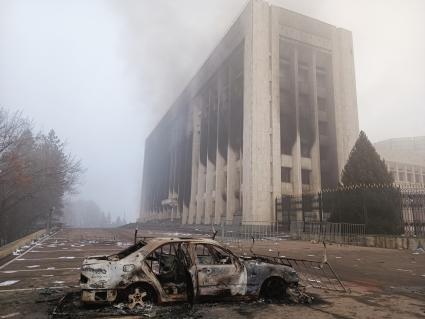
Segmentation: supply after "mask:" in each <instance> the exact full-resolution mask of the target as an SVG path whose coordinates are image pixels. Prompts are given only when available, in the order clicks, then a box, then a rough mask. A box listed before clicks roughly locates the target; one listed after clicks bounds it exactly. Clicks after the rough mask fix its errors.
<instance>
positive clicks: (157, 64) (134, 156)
mask: <svg viewBox="0 0 425 319" xmlns="http://www.w3.org/2000/svg"><path fill="white" fill-rule="evenodd" d="M272 2H273V3H275V4H279V5H282V6H283V7H286V8H288V9H291V10H294V11H297V12H300V13H302V14H305V15H308V16H312V17H315V18H317V19H319V20H323V21H325V22H328V23H330V24H334V25H337V26H339V27H343V28H346V29H349V30H351V31H352V32H353V36H354V51H355V52H354V55H355V63H356V79H357V95H358V106H359V117H360V127H361V129H363V130H365V131H366V133H367V134H368V136H369V137H370V138H371V139H372V140H373V141H377V140H381V139H385V138H391V137H399V136H416V135H425V129H424V127H425V126H424V124H423V123H424V119H425V108H424V101H425V90H424V88H425V41H423V39H424V38H425V1H422V0H397V1H396V0H280V1H279V0H275V1H272ZM245 5H246V0H210V1H206V0H203V1H200V0H179V1H172V0H168V1H167V0H155V1H154V0H131V1H130V0H115V1H112V0H103V1H101V0H92V1H83V0H73V1H58V0H39V1H34V0H32V1H31V0H0V107H4V108H7V109H10V110H22V111H23V112H24V114H25V115H26V116H28V117H30V118H31V119H33V120H34V123H35V124H34V125H35V126H37V128H39V129H43V130H48V129H50V128H54V129H55V130H56V132H57V134H58V135H59V136H60V137H61V138H62V139H65V140H66V141H67V147H68V150H70V151H71V152H72V153H73V154H74V155H76V156H77V157H78V158H81V160H82V162H83V165H84V167H85V168H86V169H87V171H86V173H85V177H84V181H83V182H84V183H83V185H82V186H81V188H80V194H79V195H78V197H79V198H81V199H85V200H93V201H95V202H96V203H97V204H98V205H99V206H100V208H101V209H102V210H104V211H105V212H110V213H111V215H112V216H113V217H114V216H115V217H116V216H119V215H121V216H123V215H124V213H125V214H126V216H127V219H130V220H135V219H136V217H137V215H138V208H139V204H140V203H139V201H140V191H141V190H140V188H141V178H142V163H143V151H144V145H143V144H144V140H145V138H146V136H147V135H148V134H149V132H150V131H151V130H152V128H153V127H154V126H155V125H156V123H157V122H158V121H159V119H160V118H161V116H162V114H164V112H165V111H166V110H167V108H168V107H169V106H170V104H171V103H172V101H173V99H174V98H175V97H176V96H177V95H178V94H179V93H180V92H181V90H182V89H183V88H184V86H185V84H186V83H187V82H188V81H189V80H190V78H191V77H192V76H193V75H194V74H195V72H196V71H197V69H198V68H199V67H200V66H201V64H202V63H203V62H204V60H205V59H206V58H207V56H208V54H209V53H210V52H211V50H212V49H213V48H214V46H215V45H216V44H217V43H218V42H219V40H220V39H221V38H222V37H223V35H224V33H225V31H226V30H227V29H228V28H229V26H230V25H231V24H232V22H233V21H234V20H235V19H236V17H237V16H238V14H239V13H240V12H241V11H242V9H243V7H244V6H245Z"/></svg>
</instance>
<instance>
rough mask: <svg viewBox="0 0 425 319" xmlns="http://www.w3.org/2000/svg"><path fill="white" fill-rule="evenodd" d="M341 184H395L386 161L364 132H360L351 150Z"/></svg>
mask: <svg viewBox="0 0 425 319" xmlns="http://www.w3.org/2000/svg"><path fill="white" fill-rule="evenodd" d="M341 182H342V184H343V186H352V185H377V184H379V185H390V184H392V183H394V178H393V176H392V175H391V173H390V172H389V171H388V170H387V166H386V165H385V161H384V160H381V158H380V156H379V154H378V153H377V152H376V150H375V147H373V145H372V143H371V142H370V141H369V139H368V138H367V136H366V134H365V133H364V132H363V131H361V132H360V135H359V137H358V139H357V141H356V143H355V144H354V147H353V149H352V150H351V153H350V156H349V158H348V161H347V164H346V165H345V167H344V169H343V171H342V176H341Z"/></svg>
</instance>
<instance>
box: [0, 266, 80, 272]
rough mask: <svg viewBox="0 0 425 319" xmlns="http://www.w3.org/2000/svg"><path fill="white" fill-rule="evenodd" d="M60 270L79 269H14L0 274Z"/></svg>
mask: <svg viewBox="0 0 425 319" xmlns="http://www.w3.org/2000/svg"><path fill="white" fill-rule="evenodd" d="M60 270H80V268H79V267H78V268H46V269H15V270H2V271H0V274H13V273H16V272H32V271H60Z"/></svg>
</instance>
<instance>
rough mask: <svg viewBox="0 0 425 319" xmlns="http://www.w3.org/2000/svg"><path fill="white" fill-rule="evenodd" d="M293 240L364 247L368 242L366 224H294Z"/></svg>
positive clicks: (292, 230)
mask: <svg viewBox="0 0 425 319" xmlns="http://www.w3.org/2000/svg"><path fill="white" fill-rule="evenodd" d="M291 234H292V238H295V239H303V240H314V241H317V242H323V241H325V242H332V243H336V244H345V245H358V246H362V245H364V244H365V242H366V239H365V238H366V237H365V236H366V227H365V225H364V224H349V223H329V222H292V224H291Z"/></svg>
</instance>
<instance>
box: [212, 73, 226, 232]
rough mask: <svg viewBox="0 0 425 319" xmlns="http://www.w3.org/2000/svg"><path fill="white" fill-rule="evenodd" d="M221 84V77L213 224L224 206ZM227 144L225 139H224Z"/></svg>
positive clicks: (217, 222) (220, 215)
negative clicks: (221, 151)
mask: <svg viewBox="0 0 425 319" xmlns="http://www.w3.org/2000/svg"><path fill="white" fill-rule="evenodd" d="M225 76H226V77H228V70H226V71H225ZM223 82H226V80H223V79H222V77H219V80H218V85H217V87H218V89H217V95H218V101H217V147H216V160H215V185H216V186H215V212H214V224H217V225H218V224H220V223H221V219H222V218H223V217H224V212H225V209H226V207H225V204H224V198H223V194H224V191H225V183H226V180H225V178H226V177H225V176H226V175H225V171H224V165H225V160H224V158H223V156H222V155H221V153H220V151H219V147H220V145H219V143H220V142H222V143H224V141H223V140H220V136H222V134H223V133H222V131H223V130H225V131H227V127H225V126H226V123H222V121H221V119H222V116H221V114H222V112H223V111H224V109H223V107H226V106H227V105H224V101H225V100H226V99H228V97H227V96H223V94H226V93H225V92H226V90H225V89H223ZM226 142H227V139H226Z"/></svg>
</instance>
